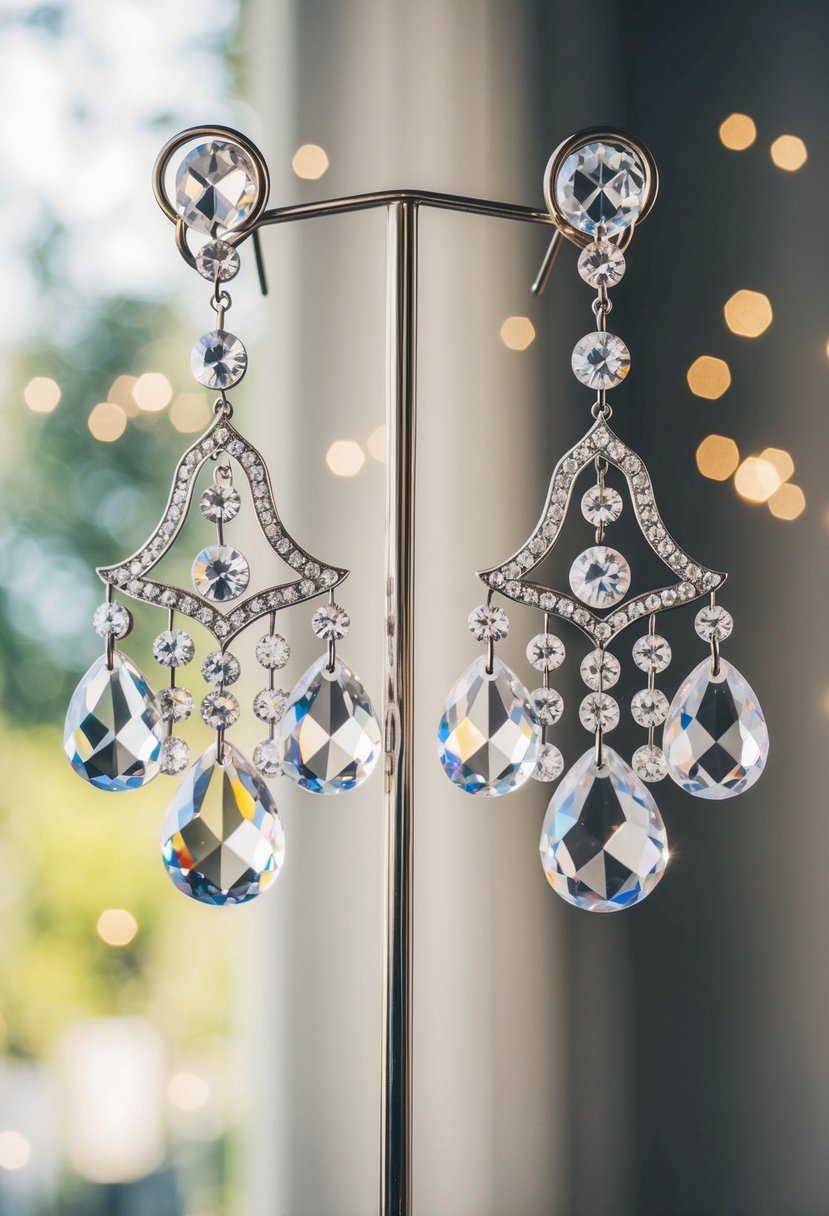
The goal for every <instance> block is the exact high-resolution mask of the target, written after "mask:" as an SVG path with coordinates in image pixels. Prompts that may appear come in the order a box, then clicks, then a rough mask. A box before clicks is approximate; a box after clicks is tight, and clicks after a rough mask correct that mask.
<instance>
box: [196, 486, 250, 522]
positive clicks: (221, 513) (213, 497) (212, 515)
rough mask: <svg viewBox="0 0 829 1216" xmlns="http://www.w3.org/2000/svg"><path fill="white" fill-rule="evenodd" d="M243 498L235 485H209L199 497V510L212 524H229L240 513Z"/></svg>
mask: <svg viewBox="0 0 829 1216" xmlns="http://www.w3.org/2000/svg"><path fill="white" fill-rule="evenodd" d="M241 505H242V500H241V498H240V497H239V491H238V490H237V489H236V487H235V486H228V485H220V484H214V485H212V486H208V487H207V489H206V490H205V491H204V493H203V494H202V496H201V498H200V499H199V510H200V511H201V513H202V515H203V516H204V518H205V519H206V520H207V521H208V523H211V524H229V523H230V521H231V520H232V519H235V518H236V516H237V515H238V514H239V509H240V507H241Z"/></svg>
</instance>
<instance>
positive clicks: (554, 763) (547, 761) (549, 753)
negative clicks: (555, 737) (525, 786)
mask: <svg viewBox="0 0 829 1216" xmlns="http://www.w3.org/2000/svg"><path fill="white" fill-rule="evenodd" d="M563 771H564V757H563V756H562V754H561V752H560V751H559V750H558V748H557V747H556V745H555V743H542V744H541V747H540V748H539V751H538V759H537V760H536V762H535V768H534V769H533V771H532V776H533V780H534V781H557V780H558V778H559V777H560V776H561V774H562V772H563Z"/></svg>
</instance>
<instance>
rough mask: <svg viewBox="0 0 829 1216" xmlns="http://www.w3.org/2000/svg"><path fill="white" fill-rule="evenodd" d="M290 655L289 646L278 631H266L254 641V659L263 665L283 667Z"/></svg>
mask: <svg viewBox="0 0 829 1216" xmlns="http://www.w3.org/2000/svg"><path fill="white" fill-rule="evenodd" d="M290 657H291V648H290V646H289V645H288V643H287V642H286V641H285V639H284V638H283V637H282V635H281V634H280V633H266V634H265V636H264V637H261V638H260V639H259V641H258V642H257V643H256V661H257V662H258V663H261V664H262V666H263V667H274V668H280V667H284V666H285V664H286V663H287V662H288V659H290Z"/></svg>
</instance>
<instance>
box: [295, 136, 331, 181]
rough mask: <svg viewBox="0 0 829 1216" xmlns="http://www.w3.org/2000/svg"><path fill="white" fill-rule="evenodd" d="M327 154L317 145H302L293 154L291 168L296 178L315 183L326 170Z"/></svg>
mask: <svg viewBox="0 0 829 1216" xmlns="http://www.w3.org/2000/svg"><path fill="white" fill-rule="evenodd" d="M328 163H329V162H328V153H327V152H326V151H325V148H321V147H320V146H319V144H303V145H302V147H301V148H297V150H296V152H294V156H293V160H292V161H291V168H292V169H293V171H294V173H295V174H296V175H297V177H303V178H305V179H306V180H307V181H309V182H315V181H316V180H317V178H320V177H322V175H323V173H325V171H326V170H327V168H328Z"/></svg>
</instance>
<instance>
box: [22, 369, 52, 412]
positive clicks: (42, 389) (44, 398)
mask: <svg viewBox="0 0 829 1216" xmlns="http://www.w3.org/2000/svg"><path fill="white" fill-rule="evenodd" d="M23 400H24V401H25V402H26V405H27V406H28V407H29V409H30V410H31V411H32V413H33V414H51V412H52V410H54V409H57V404H58V402H59V401H60V385H59V384H58V382H57V380H52V379H51V377H49V376H35V377H34V379H32V380H30V381H29V383H28V384H27V385H26V387H25V388H24V390H23Z"/></svg>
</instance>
